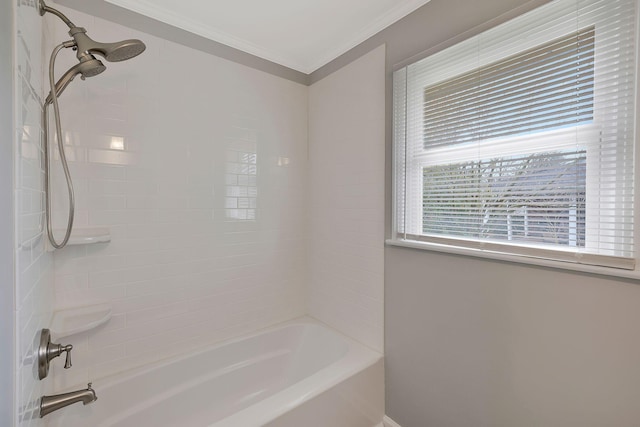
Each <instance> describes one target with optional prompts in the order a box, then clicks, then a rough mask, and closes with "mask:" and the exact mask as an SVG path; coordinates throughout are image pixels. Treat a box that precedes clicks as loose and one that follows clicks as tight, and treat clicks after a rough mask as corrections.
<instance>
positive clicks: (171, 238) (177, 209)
mask: <svg viewBox="0 0 640 427" xmlns="http://www.w3.org/2000/svg"><path fill="white" fill-rule="evenodd" d="M63 10H64V11H65V13H68V14H69V15H70V17H71V19H72V21H74V22H75V23H77V24H78V25H82V26H84V27H86V28H87V31H88V33H89V34H90V35H91V36H92V37H93V38H95V39H97V40H105V41H114V40H121V39H125V38H139V39H141V40H143V41H144V43H145V44H146V45H147V50H146V51H145V52H144V53H143V54H142V55H140V56H139V57H136V58H133V59H131V60H128V61H125V62H122V63H108V62H105V65H107V70H106V71H105V72H104V73H102V74H101V75H98V76H96V77H93V78H91V79H87V80H86V81H84V82H83V81H81V80H79V79H78V80H77V81H74V82H73V84H72V85H70V86H69V88H68V89H67V91H66V92H65V93H64V94H63V95H62V96H61V97H60V107H61V113H62V121H63V127H64V136H63V138H64V141H65V146H66V152H67V154H68V156H69V157H70V159H71V160H72V161H71V173H72V175H73V178H74V185H75V188H76V198H77V207H76V210H77V213H76V225H75V227H77V228H78V229H81V228H84V227H104V228H108V229H109V231H110V233H111V238H112V241H111V242H110V243H101V244H96V245H93V246H75V247H73V246H72V247H67V248H65V249H62V250H59V251H56V252H55V255H54V258H55V297H56V308H64V307H73V306H77V305H84V304H87V303H92V302H95V303H98V302H109V303H111V305H112V306H113V312H114V316H113V318H112V319H111V321H110V322H109V323H108V324H107V325H106V326H104V327H101V328H99V329H97V330H95V331H91V333H85V334H80V335H77V336H74V337H70V338H69V339H68V340H67V341H69V342H71V343H72V344H73V345H74V350H73V353H74V357H75V366H74V368H73V369H72V370H69V371H67V372H64V375H56V376H55V378H56V382H57V384H56V386H57V387H64V386H67V385H72V384H81V383H83V382H86V381H87V380H88V379H89V378H93V377H99V376H103V375H107V374H110V373H114V372H118V371H122V370H124V369H127V368H130V367H133V366H138V365H141V364H144V363H148V362H151V361H154V360H158V359H162V358H166V357H168V356H170V355H173V354H178V353H184V352H186V351H189V350H190V349H194V348H198V347H202V346H203V345H206V344H207V343H211V342H214V341H218V340H221V339H225V338H229V337H232V336H235V335H238V334H241V333H243V332H247V331H252V330H255V329H258V328H261V327H265V326H268V325H271V324H274V323H277V322H281V321H284V320H287V319H290V318H292V317H296V316H300V315H302V314H304V313H305V289H304V286H303V284H304V281H305V278H306V271H307V270H306V244H307V242H306V239H307V237H306V236H307V233H306V191H305V190H306V174H307V168H308V165H307V144H306V139H307V128H306V123H307V121H306V116H307V88H306V87H304V86H303V85H300V84H296V83H292V82H290V81H287V80H284V79H281V78H277V77H274V76H271V75H268V74H265V73H263V72H260V71H256V70H253V69H251V68H247V67H245V66H241V65H238V64H235V63H233V62H229V61H226V60H223V59H220V58H217V57H215V56H212V55H209V54H206V53H202V52H199V51H196V50H193V49H190V48H186V47H184V46H180V45H177V44H174V43H172V42H168V41H165V40H162V39H159V38H156V37H152V36H150V35H148V34H142V33H137V32H135V31H132V30H131V29H128V28H125V27H122V26H119V25H115V24H113V23H109V22H106V21H103V20H100V19H97V18H95V19H94V18H93V17H91V16H87V15H84V14H81V13H77V12H74V11H71V10H68V9H63ZM49 22H50V23H54V24H55V29H56V31H55V35H54V37H53V38H52V40H55V42H57V43H59V42H60V41H61V40H65V35H66V34H65V33H66V29H65V27H64V26H63V25H62V24H61V23H60V22H59V21H57V20H55V19H51V20H49ZM52 47H53V46H50V47H49V48H52ZM62 54H66V55H65V61H64V62H63V61H62V60H61V61H60V62H61V64H64V66H61V67H60V69H61V70H65V69H67V68H68V66H70V65H72V64H73V62H74V61H76V60H75V57H74V56H73V54H72V53H71V52H63V53H62ZM62 54H61V55H62ZM57 172H58V174H57V178H60V176H61V173H60V169H58V170H57ZM55 188H56V192H55V194H56V195H57V196H58V202H57V203H56V208H57V209H56V213H55V218H56V222H57V223H58V224H60V225H62V224H63V223H64V221H65V220H66V217H65V215H66V199H65V198H64V197H61V196H64V194H65V190H64V187H63V186H62V184H61V180H60V179H57V180H56V187H55ZM59 235H60V236H61V235H62V233H61V232H60V233H59ZM56 369H59V367H56Z"/></svg>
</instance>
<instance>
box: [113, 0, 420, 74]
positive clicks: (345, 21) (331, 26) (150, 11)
mask: <svg viewBox="0 0 640 427" xmlns="http://www.w3.org/2000/svg"><path fill="white" fill-rule="evenodd" d="M106 1H107V2H109V3H113V4H115V5H117V6H121V7H124V8H126V9H129V10H132V11H134V12H138V13H140V14H143V15H146V16H148V17H150V18H154V19H157V20H159V21H162V22H165V23H167V24H170V25H173V26H175V27H178V28H181V29H183V30H186V31H189V32H192V33H195V34H198V35H200V36H203V37H206V38H209V39H211V40H214V41H217V42H220V43H224V44H226V45H228V46H231V47H234V48H236V49H239V50H242V51H245V52H247V53H250V54H252V55H255V56H259V57H261V58H264V59H268V60H270V61H273V62H276V63H278V64H281V65H284V66H286V67H289V68H293V69H294V70H298V71H301V72H303V73H307V74H308V73H311V72H312V71H315V70H316V69H318V68H319V67H321V66H323V65H324V64H326V63H328V62H330V61H331V60H333V59H335V58H336V57H338V56H340V55H341V54H343V53H344V52H346V51H348V50H349V49H351V48H353V47H354V46H357V45H358V44H359V43H361V42H363V41H365V40H366V39H368V38H369V37H371V36H372V35H374V34H376V33H377V32H379V31H380V30H382V29H384V28H386V27H388V26H389V25H391V24H393V23H394V22H396V21H397V20H399V19H400V18H402V17H404V16H406V15H408V14H409V13H411V12H413V11H414V10H415V9H417V8H419V7H420V6H422V5H423V4H425V3H427V2H428V1H429V0H106Z"/></svg>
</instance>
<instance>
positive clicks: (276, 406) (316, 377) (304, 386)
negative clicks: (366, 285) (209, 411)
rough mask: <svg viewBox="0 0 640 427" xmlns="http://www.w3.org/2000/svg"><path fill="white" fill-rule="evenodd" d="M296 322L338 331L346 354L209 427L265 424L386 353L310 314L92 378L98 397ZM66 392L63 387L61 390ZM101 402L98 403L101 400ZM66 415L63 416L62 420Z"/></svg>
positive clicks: (378, 359)
mask: <svg viewBox="0 0 640 427" xmlns="http://www.w3.org/2000/svg"><path fill="white" fill-rule="evenodd" d="M296 325H303V326H304V325H314V326H318V327H321V328H323V329H325V330H328V331H329V332H331V333H333V334H335V335H336V336H337V337H338V338H339V339H341V340H343V341H344V342H345V343H346V345H347V350H346V352H345V354H344V355H343V356H342V357H341V358H339V359H337V360H335V361H333V362H331V363H330V364H329V365H327V366H325V367H323V368H321V369H320V370H319V371H316V372H314V373H312V374H311V375H309V376H307V377H304V378H303V379H301V380H299V381H298V382H296V383H294V384H291V385H290V386H288V387H287V388H285V389H283V390H280V391H278V392H276V393H275V394H273V395H270V396H267V397H266V398H264V399H263V400H261V401H258V402H256V403H254V404H252V405H250V406H248V407H246V408H243V409H241V410H239V411H238V412H236V413H234V414H232V415H229V416H228V417H226V418H223V419H220V420H217V421H215V422H213V424H210V425H209V427H231V426H237V425H262V424H265V423H268V422H270V421H273V420H274V419H276V418H278V417H279V416H281V415H284V414H285V413H287V412H288V411H290V410H292V409H294V408H296V407H298V406H300V405H302V404H303V403H304V402H307V401H309V400H311V399H313V398H314V397H316V396H318V395H320V394H322V393H324V392H326V391H327V390H329V389H331V388H332V387H334V386H336V385H337V384H339V383H341V382H343V381H345V380H347V379H348V378H350V377H351V376H353V375H355V374H356V373H358V372H361V371H363V370H365V369H367V368H368V367H370V366H373V365H374V364H375V363H376V362H378V361H380V360H382V359H383V355H382V354H380V353H379V352H377V351H375V350H373V349H371V348H369V347H367V346H365V345H364V344H361V343H359V342H357V341H355V340H354V339H352V338H350V337H348V336H346V335H344V334H343V333H341V332H340V331H337V330H335V329H334V328H332V327H331V326H329V325H327V324H325V323H323V322H321V321H319V320H317V319H315V318H312V317H310V316H301V317H297V318H294V319H290V320H287V321H284V322H279V323H276V324H273V325H270V326H268V327H265V328H261V329H258V330H255V331H252V332H248V333H246V334H242V335H239V336H237V337H232V338H228V339H225V340H222V341H218V342H214V343H211V344H208V345H206V346H204V347H202V348H199V349H195V350H193V351H190V352H188V353H184V354H179V355H174V356H171V357H168V358H164V359H161V360H158V361H155V362H152V363H149V364H146V365H143V366H139V367H134V368H131V369H127V370H125V371H122V372H118V373H116V374H112V375H106V376H103V377H99V378H96V379H94V380H92V382H93V384H94V389H95V390H96V393H97V394H98V396H99V395H100V389H101V388H111V387H117V386H118V384H120V383H123V382H126V381H130V380H132V379H135V378H136V377H138V376H141V375H144V374H146V373H149V372H152V371H155V370H158V369H162V368H163V367H165V366H168V365H171V364H174V363H180V362H182V361H184V360H187V359H190V358H193V357H197V356H199V355H202V354H204V353H207V352H211V351H215V350H216V349H218V348H221V347H224V346H227V345H232V344H235V343H239V342H242V341H245V340H250V339H251V338H254V337H257V336H259V335H263V334H267V333H270V332H275V331H278V330H281V329H285V328H287V327H289V326H296ZM62 391H64V390H62ZM98 403H99V402H98ZM63 419H64V417H63V418H62V420H63Z"/></svg>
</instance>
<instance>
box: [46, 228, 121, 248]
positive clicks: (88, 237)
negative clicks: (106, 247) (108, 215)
mask: <svg viewBox="0 0 640 427" xmlns="http://www.w3.org/2000/svg"><path fill="white" fill-rule="evenodd" d="M54 234H55V235H56V236H64V230H55V233H54ZM110 241H111V233H110V232H109V229H108V228H74V229H73V231H71V236H69V242H68V243H67V245H73V246H75V245H91V244H94V243H108V242H110Z"/></svg>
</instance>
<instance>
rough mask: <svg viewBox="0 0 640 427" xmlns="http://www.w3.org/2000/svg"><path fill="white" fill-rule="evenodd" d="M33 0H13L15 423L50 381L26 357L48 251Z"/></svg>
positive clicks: (27, 423)
mask: <svg viewBox="0 0 640 427" xmlns="http://www.w3.org/2000/svg"><path fill="white" fill-rule="evenodd" d="M35 5H36V2H34V1H18V2H17V7H16V8H15V9H14V10H15V13H16V16H15V23H16V26H15V28H16V31H17V34H16V46H15V55H16V58H15V59H16V73H15V84H16V87H15V138H16V146H15V151H14V152H15V159H14V162H15V163H14V174H15V175H14V176H15V184H14V185H15V200H14V201H15V209H16V215H15V218H16V230H15V240H14V241H15V242H16V247H15V280H16V285H15V286H16V288H15V298H16V301H15V307H16V328H17V331H16V354H15V361H16V362H15V363H16V365H17V366H16V369H15V375H16V380H15V381H16V390H15V392H16V413H15V419H16V420H17V421H16V422H17V425H18V426H19V427H40V426H42V425H43V423H42V420H41V419H40V418H39V417H38V404H39V401H40V396H41V395H42V394H44V393H45V392H48V391H49V390H51V388H52V385H53V384H52V382H51V381H47V380H45V381H39V380H38V379H37V366H36V365H35V361H34V359H33V357H32V355H33V352H34V349H35V342H34V341H35V338H36V336H37V333H38V331H39V330H40V329H41V328H43V327H46V326H47V325H48V323H49V320H50V318H51V312H52V301H53V257H52V255H51V253H49V252H46V251H45V249H44V248H45V246H44V235H43V230H44V223H43V221H44V216H43V212H44V192H43V155H42V150H41V148H40V147H41V143H40V141H41V133H42V126H41V124H42V119H41V112H42V109H41V106H40V105H41V102H42V91H43V84H42V83H43V70H42V46H43V42H42V40H43V34H44V33H46V31H47V28H46V25H45V23H44V22H43V20H42V18H41V17H40V15H39V14H38V10H37V8H36V6H35Z"/></svg>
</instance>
